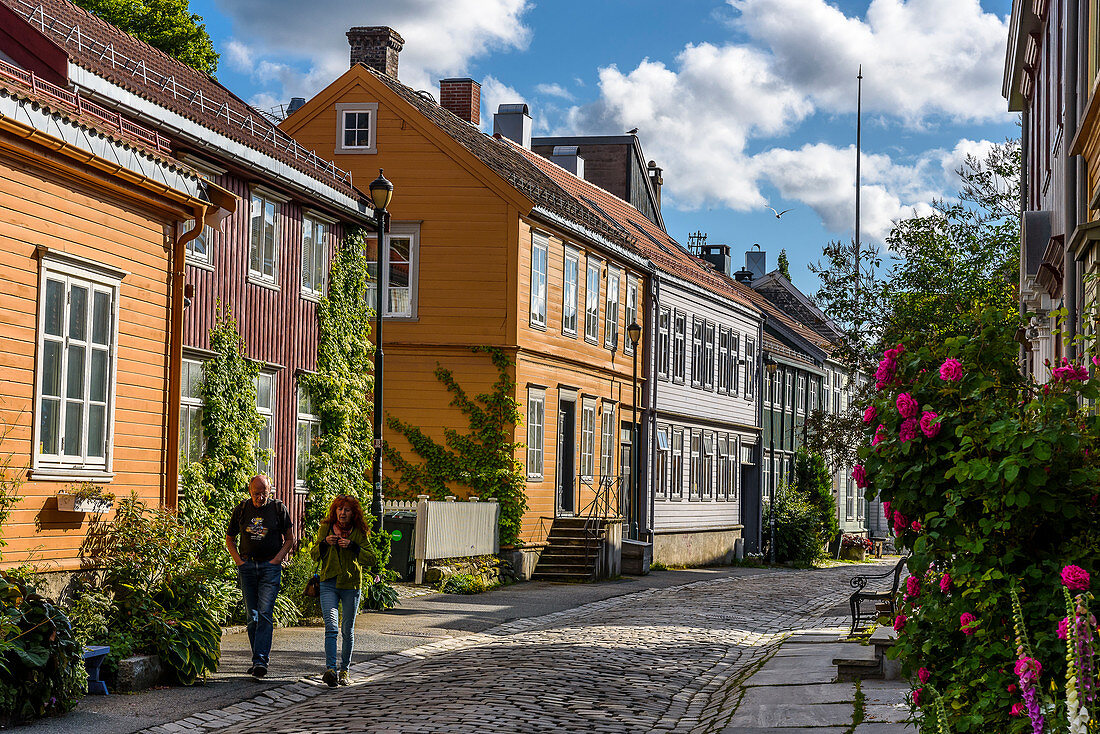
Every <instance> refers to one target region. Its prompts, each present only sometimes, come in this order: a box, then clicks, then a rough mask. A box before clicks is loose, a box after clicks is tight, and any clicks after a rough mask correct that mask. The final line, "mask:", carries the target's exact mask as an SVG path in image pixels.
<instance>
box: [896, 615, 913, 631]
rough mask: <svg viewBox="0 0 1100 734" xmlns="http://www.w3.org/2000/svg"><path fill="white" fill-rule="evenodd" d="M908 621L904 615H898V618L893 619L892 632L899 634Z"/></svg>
mask: <svg viewBox="0 0 1100 734" xmlns="http://www.w3.org/2000/svg"><path fill="white" fill-rule="evenodd" d="M908 621H909V617H906V616H905V615H904V614H899V615H898V616H896V617H894V631H895V632H901V631H902V630H903V629H905V623H906V622H908Z"/></svg>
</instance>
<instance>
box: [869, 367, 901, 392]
mask: <svg viewBox="0 0 1100 734" xmlns="http://www.w3.org/2000/svg"><path fill="white" fill-rule="evenodd" d="M897 369H898V363H897V362H895V361H894V360H892V359H884V360H882V361H881V362H879V363H878V369H877V370H875V387H876V388H878V389H879V390H881V389H882V388H884V387H886V386H887V385H889V384H890V383H891V382H893V381H894V375H895V374H897Z"/></svg>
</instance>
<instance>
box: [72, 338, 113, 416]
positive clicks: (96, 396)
mask: <svg viewBox="0 0 1100 734" xmlns="http://www.w3.org/2000/svg"><path fill="white" fill-rule="evenodd" d="M70 349H72V347H70ZM89 379H90V381H91V391H90V393H89V396H88V399H89V400H94V401H96V402H100V403H104V402H106V401H107V350H105V349H93V350H92V374H91V377H90V378H89ZM69 383H70V384H71V383H72V377H71V376H70V378H69ZM70 397H75V396H73V395H70Z"/></svg>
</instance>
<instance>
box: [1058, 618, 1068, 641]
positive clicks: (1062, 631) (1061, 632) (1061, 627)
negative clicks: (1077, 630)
mask: <svg viewBox="0 0 1100 734" xmlns="http://www.w3.org/2000/svg"><path fill="white" fill-rule="evenodd" d="M1068 635H1069V617H1062V621H1061V622H1059V623H1058V639H1059V640H1064V639H1066V637H1067V636H1068Z"/></svg>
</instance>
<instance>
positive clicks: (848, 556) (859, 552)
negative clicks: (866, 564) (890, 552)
mask: <svg viewBox="0 0 1100 734" xmlns="http://www.w3.org/2000/svg"><path fill="white" fill-rule="evenodd" d="M866 556H867V550H866V549H865V548H863V547H862V546H851V547H847V548H841V549H840V557H841V558H843V559H844V560H845V561H862V560H865V558H866Z"/></svg>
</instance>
